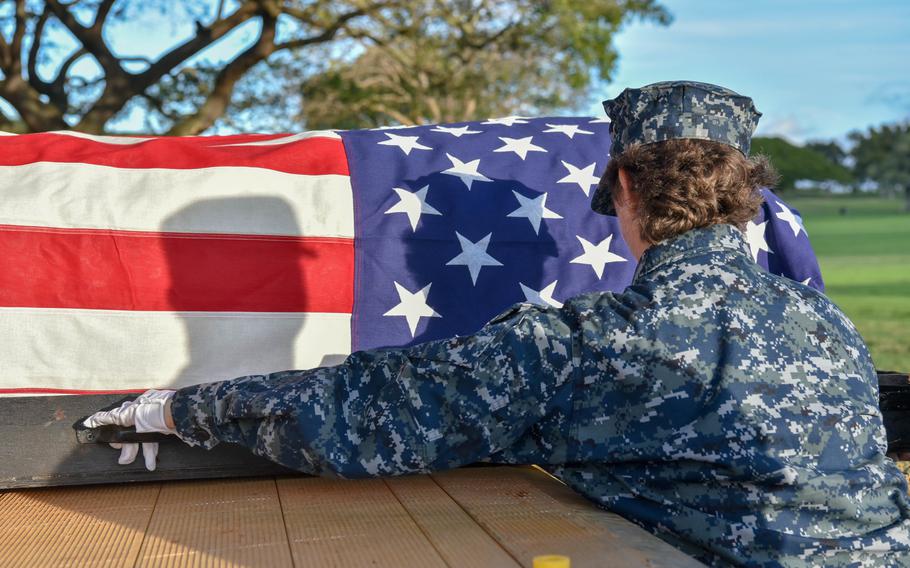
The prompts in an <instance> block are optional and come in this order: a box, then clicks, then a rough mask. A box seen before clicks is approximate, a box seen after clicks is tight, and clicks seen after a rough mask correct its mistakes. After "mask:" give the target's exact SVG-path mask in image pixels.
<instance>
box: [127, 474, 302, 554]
mask: <svg viewBox="0 0 910 568" xmlns="http://www.w3.org/2000/svg"><path fill="white" fill-rule="evenodd" d="M166 565H180V566H222V567H233V566H238V567H239V566H270V567H271V566H274V567H276V568H282V567H290V566H293V564H292V562H291V551H290V548H289V547H288V541H287V535H286V533H285V530H284V518H283V516H282V511H281V503H280V502H279V500H278V490H277V488H276V486H275V480H274V479H243V480H218V481H208V482H204V483H198V482H193V481H183V482H176V483H166V484H163V485H162V488H161V494H160V495H159V497H158V502H157V504H156V506H155V511H154V513H153V514H152V517H151V521H150V522H149V525H148V529H147V531H146V535H145V541H144V542H143V544H142V549H141V551H140V552H139V558H138V561H137V563H136V566H166Z"/></svg>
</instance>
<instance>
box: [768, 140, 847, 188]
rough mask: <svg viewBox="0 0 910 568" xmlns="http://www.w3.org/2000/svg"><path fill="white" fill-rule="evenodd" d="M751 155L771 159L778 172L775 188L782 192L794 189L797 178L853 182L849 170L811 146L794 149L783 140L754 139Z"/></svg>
mask: <svg viewBox="0 0 910 568" xmlns="http://www.w3.org/2000/svg"><path fill="white" fill-rule="evenodd" d="M752 154H761V155H763V156H767V157H768V158H769V159H770V160H771V163H772V164H773V165H774V167H775V168H776V169H777V171H778V172H779V173H780V176H781V179H780V183H779V185H778V188H779V189H781V190H783V191H789V190H792V189H794V183H795V182H796V181H797V180H800V179H811V180H816V181H825V180H833V181H836V182H840V183H843V184H850V183H853V181H854V177H853V174H852V173H851V172H850V170H848V169H847V168H845V167H844V166H842V165H840V164H837V163H835V162H832V161H831V160H829V159H828V157H827V156H825V154H822V153H821V152H819V151H818V150H815V149H812V148H810V147H801V146H796V145H794V144H791V143H789V142H787V141H786V140H784V139H783V138H762V137H757V138H753V139H752Z"/></svg>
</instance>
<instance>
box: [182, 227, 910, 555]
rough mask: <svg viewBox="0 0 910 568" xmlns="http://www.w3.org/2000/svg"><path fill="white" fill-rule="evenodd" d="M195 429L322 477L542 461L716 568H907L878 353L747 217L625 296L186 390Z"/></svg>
mask: <svg viewBox="0 0 910 568" xmlns="http://www.w3.org/2000/svg"><path fill="white" fill-rule="evenodd" d="M173 414H174V420H175V422H176V425H177V431H178V434H179V436H180V437H181V438H182V439H183V440H184V441H186V442H188V443H190V444H194V445H202V446H204V447H207V448H210V447H212V446H214V445H215V444H217V443H218V442H222V441H225V442H235V443H239V444H243V445H245V446H247V447H249V448H251V449H252V450H253V451H254V452H256V453H257V454H260V455H263V456H265V457H267V458H269V459H272V460H274V461H277V462H279V463H281V464H283V465H286V466H288V467H292V468H295V469H297V470H300V471H303V472H307V473H312V474H316V475H330V476H341V477H365V476H379V475H400V474H405V473H411V472H428V471H435V470H441V469H447V468H453V467H458V466H461V465H465V464H469V463H472V462H475V461H479V460H487V461H491V462H496V463H536V464H541V465H542V466H544V467H545V468H547V469H548V470H549V471H551V472H552V473H553V474H554V475H556V476H557V477H559V478H560V479H562V480H563V481H565V482H566V483H567V484H569V485H570V486H571V487H573V488H574V489H576V490H577V491H579V492H580V493H582V494H584V495H586V496H587V497H589V498H590V499H592V500H594V501H595V502H597V503H599V504H601V505H603V506H604V507H606V508H608V509H610V510H613V511H615V512H617V513H619V514H621V515H623V516H624V517H626V518H628V519H630V520H632V521H635V522H636V523H638V524H640V525H641V526H643V527H645V528H647V529H649V530H651V531H653V532H654V533H655V534H657V535H658V536H660V537H662V538H664V539H665V540H667V541H669V542H671V543H672V544H674V545H676V546H678V547H680V548H682V549H683V550H685V551H687V552H689V553H691V554H693V555H694V556H696V557H698V558H701V559H703V560H707V561H709V562H713V563H718V564H723V563H725V562H727V563H733V564H745V565H756V566H763V565H778V564H783V565H797V566H798V565H804V564H805V565H819V564H825V565H850V564H851V563H856V565H862V566H866V565H868V566H894V565H899V564H901V563H907V562H908V560H907V558H908V557H907V555H908V554H910V507H908V501H907V485H906V480H905V479H904V477H903V476H902V475H901V474H900V472H899V471H898V470H897V468H896V466H895V465H894V463H893V462H892V461H891V460H890V459H888V458H886V457H885V455H884V452H885V447H886V443H885V437H884V432H883V429H882V418H881V413H880V412H879V409H878V388H877V382H876V375H875V371H874V368H873V365H872V361H871V359H870V357H869V354H868V352H867V350H866V348H865V347H864V345H863V341H862V339H861V338H860V336H859V334H858V333H857V332H856V330H855V329H854V327H853V326H852V325H851V323H850V322H849V321H848V320H847V319H846V318H845V317H844V316H843V314H842V313H841V312H840V311H839V310H838V309H837V308H836V307H835V306H834V305H833V304H832V303H831V302H830V301H828V300H827V299H826V298H825V297H824V296H823V295H822V294H820V293H818V292H817V291H815V290H813V289H811V288H809V287H808V286H804V285H802V284H799V283H797V282H793V281H790V280H787V279H784V278H781V277H778V276H775V275H772V274H769V273H767V272H765V271H764V270H763V269H761V268H760V267H759V266H758V265H757V264H755V263H754V262H753V260H752V257H751V255H750V252H749V248H748V245H747V244H746V242H745V239H744V237H743V235H742V234H741V233H740V232H739V230H738V229H736V228H734V227H731V226H729V225H716V226H713V227H710V228H707V229H697V230H693V231H690V232H688V233H686V234H684V235H682V236H680V237H677V238H675V239H672V240H669V241H665V242H664V243H661V244H659V245H655V246H652V247H651V248H650V249H648V250H647V251H646V252H645V254H644V256H643V257H642V259H641V263H640V265H639V270H638V273H637V275H636V277H635V279H634V281H633V283H632V285H631V286H630V287H629V288H628V289H627V290H626V291H625V292H623V293H621V294H613V293H594V294H587V295H582V296H578V297H576V298H572V299H570V300H568V301H567V302H566V303H565V305H564V306H563V307H562V308H560V309H557V308H552V307H538V306H531V305H519V306H516V307H515V308H513V309H511V310H510V311H508V312H506V313H504V314H503V315H501V316H499V317H498V318H496V319H494V320H493V321H492V322H491V323H490V324H488V325H487V326H485V327H484V328H482V329H481V330H480V331H478V332H477V333H476V334H474V335H469V336H464V337H456V338H453V339H447V340H440V341H434V342H430V343H426V344H423V345H418V346H415V347H411V348H407V349H391V350H376V351H364V352H358V353H354V354H353V355H351V356H350V357H348V358H347V360H346V361H345V362H344V363H343V364H341V365H339V366H336V367H324V368H319V369H314V370H310V371H286V372H281V373H275V374H272V375H269V376H252V377H244V378H240V379H236V380H233V381H225V382H220V383H210V384H204V385H198V386H194V387H188V388H184V389H181V390H179V391H177V394H176V395H175V397H174V400H173Z"/></svg>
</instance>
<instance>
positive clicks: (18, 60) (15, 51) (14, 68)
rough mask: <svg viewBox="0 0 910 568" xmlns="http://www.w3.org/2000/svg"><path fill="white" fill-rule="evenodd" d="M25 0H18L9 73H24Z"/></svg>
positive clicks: (11, 43)
mask: <svg viewBox="0 0 910 568" xmlns="http://www.w3.org/2000/svg"><path fill="white" fill-rule="evenodd" d="M26 16H27V14H26V12H25V0H16V29H15V30H13V39H12V41H11V42H10V49H9V51H10V67H9V75H19V74H21V73H22V39H23V38H24V37H25V18H26Z"/></svg>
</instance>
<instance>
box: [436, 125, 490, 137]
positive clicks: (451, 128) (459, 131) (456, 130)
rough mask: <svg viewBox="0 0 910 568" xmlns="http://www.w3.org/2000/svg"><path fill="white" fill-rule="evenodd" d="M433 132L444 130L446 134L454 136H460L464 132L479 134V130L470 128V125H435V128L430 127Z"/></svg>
mask: <svg viewBox="0 0 910 568" xmlns="http://www.w3.org/2000/svg"><path fill="white" fill-rule="evenodd" d="M430 130H431V131H433V132H445V133H446V134H451V135H452V136H454V137H455V138H461V137H462V136H463V135H465V134H481V133H482V131H481V130H471V127H470V126H459V127H457V128H456V127H454V126H437V127H436V128H431V129H430Z"/></svg>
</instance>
